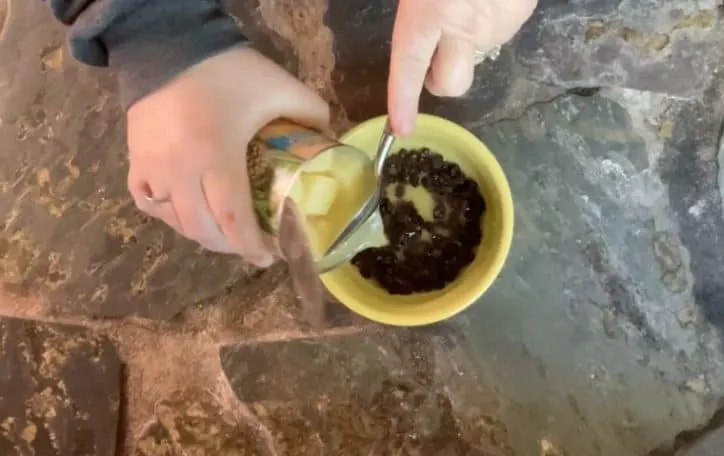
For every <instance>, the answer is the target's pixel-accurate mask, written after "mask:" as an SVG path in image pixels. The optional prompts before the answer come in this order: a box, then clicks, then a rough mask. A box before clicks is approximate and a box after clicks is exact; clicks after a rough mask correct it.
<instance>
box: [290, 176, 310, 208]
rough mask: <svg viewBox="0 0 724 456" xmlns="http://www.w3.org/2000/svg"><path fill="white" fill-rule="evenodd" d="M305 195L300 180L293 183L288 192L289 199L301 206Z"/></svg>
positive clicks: (302, 183) (302, 182)
mask: <svg viewBox="0 0 724 456" xmlns="http://www.w3.org/2000/svg"><path fill="white" fill-rule="evenodd" d="M305 193H306V192H305V191H304V181H303V180H302V179H297V181H296V182H294V185H292V188H291V190H290V191H289V197H290V198H291V199H293V200H294V202H295V203H297V204H301V202H302V201H304V194H305Z"/></svg>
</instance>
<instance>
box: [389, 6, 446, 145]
mask: <svg viewBox="0 0 724 456" xmlns="http://www.w3.org/2000/svg"><path fill="white" fill-rule="evenodd" d="M428 3H429V2H426V1H423V0H400V3H399V6H398V8H397V17H396V18H395V27H394V29H393V32H392V54H391V56H390V76H389V80H388V83H387V110H388V113H389V116H390V124H391V126H392V129H393V130H394V131H395V133H397V134H399V135H406V134H409V133H411V132H412V130H413V129H414V126H415V116H416V115H417V111H418V107H419V106H418V105H419V103H420V93H421V92H422V86H423V84H424V83H425V77H426V75H427V71H428V69H429V68H430V61H431V60H432V56H433V54H434V53H435V48H436V47H437V43H438V40H439V39H440V34H441V33H440V29H439V27H438V26H437V25H436V24H435V21H433V20H431V19H432V18H431V17H430V16H429V11H430V10H431V9H430V8H429V6H428Z"/></svg>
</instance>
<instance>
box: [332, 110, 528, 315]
mask: <svg viewBox="0 0 724 456" xmlns="http://www.w3.org/2000/svg"><path fill="white" fill-rule="evenodd" d="M385 120H386V116H381V117H376V118H374V119H370V120H368V121H366V122H363V123H361V124H359V125H358V126H356V127H355V128H353V129H352V130H350V131H349V132H347V133H346V134H345V135H344V136H342V138H341V142H343V143H345V144H349V145H351V146H354V147H356V148H358V149H360V150H363V151H365V152H367V153H368V154H370V156H373V155H374V154H375V152H376V149H377V144H378V142H379V140H380V135H381V134H382V130H383V128H384V125H385ZM394 147H395V150H399V149H401V148H406V149H410V148H420V147H428V148H430V149H432V150H433V151H436V152H438V153H440V154H442V155H443V156H444V157H445V159H446V160H448V161H453V162H455V163H457V164H458V165H459V166H460V167H461V168H462V170H463V171H464V172H465V173H466V174H467V175H468V176H469V177H471V178H473V179H475V180H476V181H477V183H478V185H479V186H480V189H481V191H482V194H483V197H484V198H485V202H486V212H485V214H484V216H483V221H482V224H483V240H482V242H481V243H480V246H479V247H478V250H477V253H476V256H475V260H474V261H473V262H472V263H471V264H470V265H468V267H467V268H465V269H464V270H463V272H462V274H461V275H460V277H458V278H457V280H455V281H454V282H452V283H451V284H449V285H448V286H447V287H445V288H444V289H442V290H439V291H435V292H427V293H418V294H413V295H405V296H402V295H400V296H397V295H391V294H389V293H387V292H386V291H385V290H383V289H382V288H380V287H379V286H377V285H376V284H375V283H374V282H372V281H369V280H367V279H364V278H363V277H362V276H361V275H360V274H359V272H358V271H357V268H355V267H354V266H352V265H351V264H349V263H347V264H345V265H343V266H341V267H340V268H338V269H335V270H333V271H330V272H328V273H326V274H324V275H322V281H323V282H324V284H325V286H326V287H327V289H328V290H329V291H330V293H332V295H334V297H335V298H337V299H338V300H339V301H340V302H341V303H342V304H344V305H345V306H346V307H348V308H349V309H350V310H352V311H353V312H356V313H358V314H359V315H362V316H364V317H366V318H368V319H370V320H373V321H376V322H379V323H384V324H389V325H395V326H420V325H426V324H431V323H435V322H439V321H442V320H445V319H447V318H450V317H452V316H453V315H455V314H457V313H459V312H461V311H462V310H464V309H465V308H467V307H468V306H470V305H471V304H473V303H474V302H475V301H476V300H477V299H478V298H480V296H481V295H482V294H483V293H485V291H486V290H487V289H488V288H489V287H490V285H491V284H492V283H493V281H494V280H495V278H496V277H497V276H498V274H499V273H500V270H501V269H502V267H503V264H504V263H505V259H506V257H507V256H508V252H509V250H510V243H511V240H512V237H513V219H514V217H513V199H512V197H511V194H510V187H509V185H508V180H507V179H506V178H505V174H504V173H503V170H502V168H501V167H500V164H499V163H498V161H497V160H496V159H495V157H494V156H493V154H492V153H490V151H489V150H488V148H487V147H485V145H484V144H483V143H482V142H480V140H479V139H478V138H476V137H475V136H474V135H473V134H472V133H470V132H469V131H467V130H465V129H464V128H463V127H461V126H459V125H457V124H455V123H452V122H450V121H448V120H445V119H442V118H440V117H435V116H431V115H427V114H421V115H419V116H418V118H417V123H416V125H415V131H414V133H413V134H412V135H410V136H408V137H405V138H398V140H397V141H396V143H395V146H394Z"/></svg>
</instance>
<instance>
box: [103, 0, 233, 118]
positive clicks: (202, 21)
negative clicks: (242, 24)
mask: <svg viewBox="0 0 724 456" xmlns="http://www.w3.org/2000/svg"><path fill="white" fill-rule="evenodd" d="M245 41H246V38H245V37H244V36H243V35H242V33H241V30H240V29H239V26H238V25H237V24H236V22H235V21H234V19H233V18H232V17H231V16H229V15H228V14H226V13H225V12H224V11H223V10H222V8H221V7H220V2H218V1H208V0H206V1H204V0H153V1H147V2H145V3H144V4H143V6H141V8H139V10H136V11H133V12H132V13H130V14H127V15H126V16H125V17H121V18H118V19H117V20H116V21H114V22H113V24H112V25H111V26H110V27H109V28H108V29H107V30H106V31H105V33H103V42H104V44H105V46H106V47H107V52H108V64H109V66H110V67H111V68H112V69H113V70H115V71H116V73H117V74H118V83H119V92H120V97H121V103H122V105H123V107H124V109H128V108H129V107H130V106H131V105H133V103H135V102H136V101H138V100H140V99H141V98H143V97H144V96H146V95H148V94H149V93H151V92H153V91H155V90H157V89H159V88H161V87H163V86H164V85H165V84H167V83H168V82H170V81H171V80H173V79H174V78H175V77H176V76H178V75H179V74H180V73H182V72H183V71H184V70H186V69H187V68H189V67H191V66H193V65H195V64H197V63H199V62H201V61H203V60H205V59H207V58H209V57H211V56H213V55H216V54H218V53H220V52H223V51H225V50H227V49H229V48H231V47H234V46H236V45H238V44H240V43H244V42H245Z"/></svg>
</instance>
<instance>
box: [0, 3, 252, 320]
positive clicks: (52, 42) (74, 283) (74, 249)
mask: <svg viewBox="0 0 724 456" xmlns="http://www.w3.org/2000/svg"><path fill="white" fill-rule="evenodd" d="M0 62H2V63H0V214H2V216H1V217H0V226H1V227H2V230H1V231H0V273H1V274H2V277H3V279H2V281H3V284H4V285H3V286H4V287H5V288H6V289H7V290H12V291H14V292H15V293H17V294H20V295H23V294H28V293H29V292H30V291H31V290H32V292H34V293H37V292H40V291H42V292H43V294H45V295H47V296H49V297H50V298H51V299H52V301H53V302H54V304H55V306H56V308H57V310H58V311H61V312H74V313H85V314H89V315H97V316H124V315H131V314H136V315H140V316H148V317H152V318H170V317H172V316H173V315H175V314H176V313H178V312H179V310H181V309H182V308H184V307H185V306H187V305H189V304H192V303H195V302H198V301H200V300H203V299H206V298H209V297H213V296H216V295H218V294H220V293H223V291H224V290H225V289H226V288H227V287H228V286H230V285H232V284H233V283H235V282H237V281H240V280H245V279H246V278H247V276H248V268H246V267H245V266H244V265H242V264H241V262H240V261H239V260H236V259H234V258H232V257H229V256H222V255H213V254H209V253H204V252H201V251H200V250H199V249H198V248H197V247H196V246H194V245H192V243H190V242H187V241H185V240H183V239H181V238H179V237H177V236H176V235H175V234H174V233H173V232H172V231H170V230H169V229H167V228H165V227H164V226H162V225H161V224H160V223H158V222H155V221H150V220H148V219H147V218H144V217H142V216H141V214H140V213H139V212H138V211H137V210H136V209H135V206H134V205H133V203H132V201H131V199H130V197H129V195H128V191H127V190H126V176H125V170H126V169H127V168H126V166H127V164H126V148H125V131H124V127H123V125H124V122H125V117H124V115H123V113H122V111H121V110H120V108H119V107H118V105H117V102H116V97H115V94H114V91H115V81H114V77H113V75H112V74H110V73H108V72H102V71H97V70H95V71H94V70H92V69H90V68H86V67H83V66H81V65H79V64H78V63H76V62H75V61H74V60H73V59H72V58H71V56H69V55H68V52H67V48H66V47H65V46H64V31H63V28H62V26H60V25H59V24H57V23H55V21H54V20H53V19H52V17H51V16H50V11H49V10H48V7H47V5H46V4H45V3H44V2H35V1H32V2H25V1H13V2H12V5H11V9H10V16H9V19H8V22H7V26H6V27H5V29H4V30H3V39H2V41H0Z"/></svg>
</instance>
